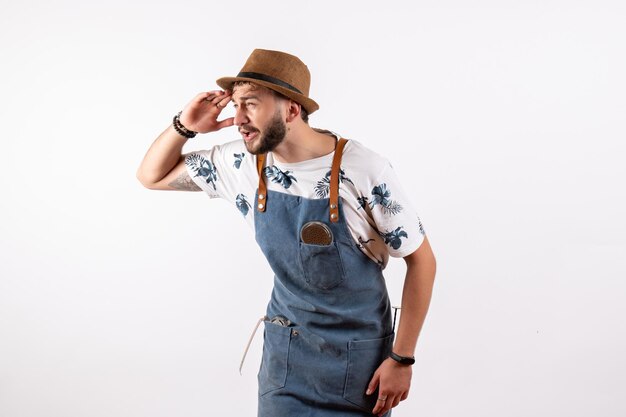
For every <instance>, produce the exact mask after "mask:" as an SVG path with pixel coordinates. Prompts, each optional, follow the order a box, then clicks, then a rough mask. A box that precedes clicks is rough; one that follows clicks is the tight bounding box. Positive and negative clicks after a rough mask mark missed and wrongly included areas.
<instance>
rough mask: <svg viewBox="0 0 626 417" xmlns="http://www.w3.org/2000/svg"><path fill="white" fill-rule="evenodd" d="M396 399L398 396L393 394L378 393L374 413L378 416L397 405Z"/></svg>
mask: <svg viewBox="0 0 626 417" xmlns="http://www.w3.org/2000/svg"><path fill="white" fill-rule="evenodd" d="M395 399H396V397H394V396H393V395H386V394H378V398H377V399H376V406H375V407H374V409H373V410H372V413H373V414H376V415H377V416H382V415H383V414H385V413H386V412H387V411H389V410H391V409H392V408H393V407H395V405H393V404H394V403H395ZM398 402H400V401H398ZM396 405H397V404H396Z"/></svg>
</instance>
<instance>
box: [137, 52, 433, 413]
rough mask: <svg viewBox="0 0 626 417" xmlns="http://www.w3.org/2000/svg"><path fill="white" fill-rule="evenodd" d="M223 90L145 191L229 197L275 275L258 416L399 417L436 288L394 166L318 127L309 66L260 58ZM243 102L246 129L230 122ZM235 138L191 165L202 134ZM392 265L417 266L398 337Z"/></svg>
mask: <svg viewBox="0 0 626 417" xmlns="http://www.w3.org/2000/svg"><path fill="white" fill-rule="evenodd" d="M217 84H218V85H219V86H220V87H221V88H222V89H223V90H216V91H210V92H206V93H201V94H199V95H198V96H196V98H194V99H193V100H192V101H191V102H190V103H189V104H188V105H187V106H186V107H185V108H184V109H183V111H182V112H181V113H179V115H177V116H175V118H174V121H173V123H172V126H170V127H168V128H167V129H166V130H165V131H164V132H163V133H162V134H161V135H160V136H159V137H158V138H157V139H156V141H155V142H154V143H153V144H152V146H151V147H150V149H149V150H148V152H147V154H146V156H145V158H144V160H143V161H142V163H141V166H140V167H139V170H138V172H137V178H138V179H139V180H140V182H141V183H142V184H143V185H144V186H145V187H147V188H150V189H154V190H183V191H204V192H206V193H207V194H208V195H209V197H212V198H213V197H221V198H226V199H228V200H229V201H231V202H232V203H233V204H234V205H235V206H236V207H237V208H238V209H239V211H240V212H241V214H242V216H243V217H244V218H245V219H246V221H247V222H248V224H249V225H250V226H251V227H253V229H254V231H255V236H256V240H257V242H258V244H259V246H260V247H261V250H262V251H263V252H264V254H265V256H266V258H267V260H268V262H269V264H270V266H271V267H272V270H273V271H274V273H275V277H274V289H273V292H272V296H271V299H270V301H269V304H268V307H267V314H266V318H265V322H264V324H265V332H264V349H263V359H262V364H261V369H260V371H259V416H261V417H281V416H285V417H287V416H289V417H292V416H305V415H306V416H309V415H311V416H312V415H315V416H368V415H371V414H372V413H373V414H376V415H379V416H382V415H385V414H386V413H389V414H390V410H391V408H393V407H395V406H397V405H398V403H399V402H400V401H402V400H404V399H406V398H407V395H408V392H409V386H410V382H411V375H412V371H411V365H412V364H413V362H414V359H413V353H414V351H415V345H416V343H417V337H418V334H419V332H420V329H421V327H422V324H423V322H424V318H425V316H426V313H427V310H428V306H429V302H430V297H431V293H432V286H433V281H434V277H435V258H434V255H433V253H432V250H431V248H430V245H429V243H428V239H427V238H426V236H425V232H424V229H423V227H422V224H421V221H420V219H419V217H418V216H417V214H416V213H415V211H414V210H413V208H412V207H411V206H410V203H409V201H408V199H407V198H406V196H405V195H404V194H403V193H402V190H401V187H400V184H399V182H398V178H397V177H396V175H395V174H394V172H393V169H392V168H391V165H390V164H389V162H388V161H387V160H386V159H384V158H383V157H381V156H379V155H377V154H375V153H374V152H372V151H370V150H368V149H367V148H365V147H364V146H363V145H361V144H360V143H358V142H357V141H354V140H349V141H346V140H345V139H341V138H340V137H339V136H337V135H335V134H334V133H332V132H329V131H325V130H320V129H313V128H311V127H310V126H309V124H308V115H309V114H311V113H313V112H314V111H316V110H317V109H318V107H319V106H318V105H317V103H316V102H315V101H314V100H312V99H311V98H310V97H309V86H310V74H309V70H308V68H307V67H306V65H304V63H303V62H302V61H300V60H299V59H298V58H297V57H295V56H292V55H289V54H286V53H283V52H278V51H269V50H261V49H256V50H254V51H253V52H252V54H251V55H250V57H249V58H248V60H247V61H246V63H245V65H244V67H243V68H242V70H241V72H240V73H239V74H238V76H236V77H226V78H221V79H219V80H217ZM231 101H232V102H233V105H234V107H235V111H236V114H235V117H234V118H227V119H224V120H221V121H218V120H217V119H218V116H219V115H220V113H221V111H222V110H223V109H224V107H225V106H226V105H227V104H228V103H229V102H231ZM232 125H236V126H237V128H238V130H239V133H240V134H241V136H242V139H241V140H237V141H234V142H230V143H226V144H224V145H216V146H214V147H213V148H211V149H210V150H204V151H199V152H193V153H190V154H187V155H181V150H182V147H183V145H184V144H185V142H186V141H187V139H188V138H190V137H193V136H195V134H196V133H208V132H215V131H217V130H220V129H223V128H225V127H229V126H232ZM390 255H391V256H394V257H403V258H404V260H405V261H406V265H407V272H406V277H405V281H404V289H403V294H402V315H401V318H400V321H399V326H398V331H397V334H395V338H394V332H393V328H392V321H391V307H390V304H389V297H388V295H387V290H386V286H385V281H384V278H383V275H382V270H383V269H384V267H385V266H386V264H387V261H388V259H389V256H390ZM387 415H388V414H387Z"/></svg>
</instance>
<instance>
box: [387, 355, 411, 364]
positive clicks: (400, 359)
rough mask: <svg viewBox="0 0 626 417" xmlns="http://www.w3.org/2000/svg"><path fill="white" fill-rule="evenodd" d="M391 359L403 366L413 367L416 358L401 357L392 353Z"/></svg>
mask: <svg viewBox="0 0 626 417" xmlns="http://www.w3.org/2000/svg"><path fill="white" fill-rule="evenodd" d="M389 357H390V358H391V359H393V360H394V361H396V362H400V363H401V364H402V365H413V364H414V363H415V356H400V355H397V354H395V353H393V352H391V353H390V354H389Z"/></svg>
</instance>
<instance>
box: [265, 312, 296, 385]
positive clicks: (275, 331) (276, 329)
mask: <svg viewBox="0 0 626 417" xmlns="http://www.w3.org/2000/svg"><path fill="white" fill-rule="evenodd" d="M291 330H292V328H291V327H286V326H281V325H278V324H274V323H270V322H268V321H265V332H264V334H263V358H262V360H261V369H260V370H259V375H258V379H259V395H264V394H267V393H268V392H270V391H274V390H277V389H280V388H283V387H284V386H285V383H286V380H287V364H288V360H289V345H290V343H291Z"/></svg>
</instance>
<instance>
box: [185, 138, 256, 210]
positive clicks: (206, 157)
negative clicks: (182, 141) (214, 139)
mask: <svg viewBox="0 0 626 417" xmlns="http://www.w3.org/2000/svg"><path fill="white" fill-rule="evenodd" d="M238 151H239V148H238V147H237V146H236V143H235V142H231V143H226V144H223V145H215V146H213V147H212V148H211V149H207V150H199V151H195V152H191V153H189V154H187V156H186V157H185V166H186V168H187V172H188V174H189V176H190V177H191V179H192V180H193V182H194V183H196V185H198V187H200V188H201V189H202V190H203V191H204V192H205V193H206V194H207V195H208V196H209V197H210V198H217V197H219V198H223V199H225V200H228V201H233V202H234V200H235V194H236V193H237V192H236V190H237V189H239V188H241V186H242V184H241V183H242V176H243V175H245V174H244V173H243V172H242V171H243V169H242V168H244V165H247V164H245V163H244V162H243V159H244V158H245V157H247V156H248V155H246V154H245V153H243V152H241V153H240V152H238ZM244 182H245V181H244Z"/></svg>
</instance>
